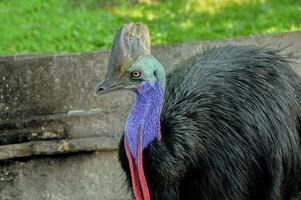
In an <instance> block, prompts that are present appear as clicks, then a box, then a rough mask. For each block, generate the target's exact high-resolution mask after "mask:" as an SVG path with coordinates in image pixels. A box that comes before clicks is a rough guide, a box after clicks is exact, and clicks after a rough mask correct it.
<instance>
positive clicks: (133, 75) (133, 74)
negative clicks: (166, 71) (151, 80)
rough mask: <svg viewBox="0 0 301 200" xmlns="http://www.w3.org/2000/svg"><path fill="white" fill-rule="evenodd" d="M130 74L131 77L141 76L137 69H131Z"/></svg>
mask: <svg viewBox="0 0 301 200" xmlns="http://www.w3.org/2000/svg"><path fill="white" fill-rule="evenodd" d="M131 76H132V78H135V79H137V78H140V77H141V72H139V71H132V72H131Z"/></svg>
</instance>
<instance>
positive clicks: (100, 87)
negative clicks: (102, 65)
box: [95, 78, 124, 95]
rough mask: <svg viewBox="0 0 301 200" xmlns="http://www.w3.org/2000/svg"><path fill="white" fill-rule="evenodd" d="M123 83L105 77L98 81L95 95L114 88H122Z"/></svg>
mask: <svg viewBox="0 0 301 200" xmlns="http://www.w3.org/2000/svg"><path fill="white" fill-rule="evenodd" d="M123 86H124V84H123V83H122V82H121V81H118V80H112V79H108V78H107V79H105V80H103V81H102V82H100V83H98V84H97V85H96V88H95V94H96V95H102V94H106V93H108V92H112V91H115V90H120V89H123Z"/></svg>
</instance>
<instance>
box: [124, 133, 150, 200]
mask: <svg viewBox="0 0 301 200" xmlns="http://www.w3.org/2000/svg"><path fill="white" fill-rule="evenodd" d="M124 143H125V145H124V146H125V151H126V156H127V158H128V161H129V165H130V171H131V179H132V186H133V192H134V196H135V199H136V200H150V195H149V190H148V186H147V182H146V179H145V175H144V169H143V159H142V149H141V145H140V144H139V143H138V145H137V161H136V162H137V163H135V160H134V158H133V156H132V154H131V152H130V148H129V145H128V142H127V139H126V138H125V139H124Z"/></svg>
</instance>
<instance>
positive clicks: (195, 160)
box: [119, 46, 301, 200]
mask: <svg viewBox="0 0 301 200" xmlns="http://www.w3.org/2000/svg"><path fill="white" fill-rule="evenodd" d="M300 81H301V79H300V77H299V76H298V75H297V74H296V73H295V72H294V71H293V70H292V68H291V66H290V64H289V61H288V59H287V58H286V57H285V56H281V55H280V54H279V52H278V51H277V50H271V49H266V48H261V47H255V46H226V47H219V48H213V49H210V50H207V51H205V52H203V53H201V54H198V55H195V56H194V57H192V58H190V59H188V61H187V62H185V63H184V64H183V65H181V66H180V67H179V68H178V69H177V70H175V71H174V72H172V73H171V74H169V75H168V77H167V84H166V90H165V96H164V103H163V108H162V112H161V119H160V122H161V129H162V134H163V139H162V141H159V140H158V139H155V140H154V141H152V142H151V143H150V145H149V146H148V147H147V148H146V149H145V150H144V151H143V167H144V171H145V176H146V179H147V183H148V187H149V190H150V195H151V199H154V200H159V199H162V200H163V199H172V200H176V199H185V200H189V199H202V200H243V199H246V200H251V199H252V200H253V199H254V200H255V199H256V200H261V199H262V200H282V199H285V200H286V199H290V198H291V197H292V196H293V194H295V193H297V192H298V191H300V190H301V144H300V137H301V127H300V125H301V124H300V119H301V99H300V98H301V87H300V86H301V85H300ZM119 149H120V152H119V157H120V162H121V166H122V168H123V170H124V171H125V172H126V175H127V179H128V183H129V185H131V181H130V179H131V175H130V170H129V165H128V164H129V163H128V159H127V157H126V154H125V149H124V141H123V138H122V139H121V142H120V148H119Z"/></svg>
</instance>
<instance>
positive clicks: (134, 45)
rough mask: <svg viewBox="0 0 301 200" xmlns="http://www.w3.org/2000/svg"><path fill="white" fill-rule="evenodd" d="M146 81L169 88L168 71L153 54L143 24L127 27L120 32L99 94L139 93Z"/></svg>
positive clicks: (99, 85)
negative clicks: (113, 92) (116, 92)
mask: <svg viewBox="0 0 301 200" xmlns="http://www.w3.org/2000/svg"><path fill="white" fill-rule="evenodd" d="M142 82H148V83H149V84H151V85H154V84H155V83H156V82H159V83H160V85H161V88H162V89H163V90H164V89H165V72H164V69H163V67H162V65H161V63H160V62H159V61H158V60H157V59H156V58H155V57H153V56H152V55H151V47H150V36H149V31H148V28H147V27H146V26H145V25H143V24H141V23H130V24H126V25H123V26H122V28H121V29H120V30H119V31H118V32H117V33H116V36H115V39H114V42H113V47H112V51H111V56H110V61H109V65H108V71H107V75H106V78H105V80H104V81H102V82H100V83H99V84H98V85H97V86H96V94H105V93H108V92H111V91H116V90H122V89H126V90H131V91H135V92H136V91H137V90H138V89H139V86H140V84H141V83H142Z"/></svg>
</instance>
